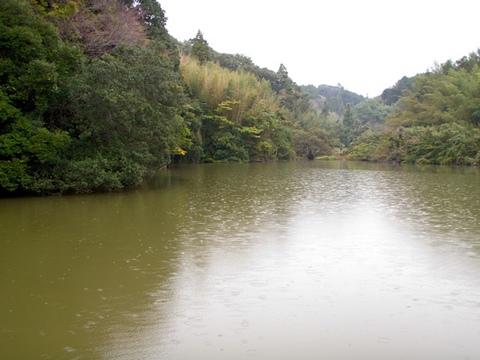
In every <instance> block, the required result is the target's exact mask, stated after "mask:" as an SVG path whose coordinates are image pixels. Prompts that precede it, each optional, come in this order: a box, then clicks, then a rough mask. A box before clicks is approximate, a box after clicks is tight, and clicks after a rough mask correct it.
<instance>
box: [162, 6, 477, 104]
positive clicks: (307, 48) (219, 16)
mask: <svg viewBox="0 0 480 360" xmlns="http://www.w3.org/2000/svg"><path fill="white" fill-rule="evenodd" d="M158 1H159V2H160V5H161V6H162V8H163V10H165V13H166V16H167V18H168V21H167V30H168V32H169V33H170V35H172V36H173V37H175V38H176V39H178V40H180V41H183V40H188V39H191V38H194V37H195V35H196V34H197V31H198V30H201V31H202V33H203V34H204V38H205V40H207V41H208V43H209V45H210V46H211V47H212V48H213V49H214V50H215V51H218V52H222V53H229V54H237V53H238V54H242V55H245V56H248V57H250V58H251V59H252V61H253V62H254V63H255V64H256V65H258V66H260V67H266V68H268V69H270V70H273V71H277V70H278V68H279V66H280V64H281V63H283V64H284V65H285V67H286V68H287V71H288V73H289V75H290V77H291V78H292V79H293V81H295V82H296V83H297V84H298V85H308V84H312V85H315V86H318V85H320V84H328V85H337V84H339V83H340V84H341V85H342V86H344V87H345V88H346V89H347V90H350V91H354V92H356V93H359V94H362V95H365V96H367V95H368V96H369V97H375V96H377V95H380V94H381V93H382V91H383V90H384V89H386V88H388V87H391V86H393V85H394V84H395V83H396V82H397V81H398V80H399V79H400V78H401V77H403V76H404V75H406V76H414V75H416V74H418V73H423V72H425V71H427V70H428V69H430V68H432V67H433V66H434V64H435V62H438V63H443V62H445V61H447V60H449V59H451V60H453V61H455V60H458V59H459V58H461V57H462V56H464V55H468V54H469V53H470V52H473V51H476V50H477V49H478V48H479V47H480V26H479V20H478V19H479V14H480V2H479V1H478V0H456V1H442V0H440V1H439V0H416V1H413V0H403V1H397V2H390V1H385V0H383V1H382V0H364V1H361V0H328V1H315V0H296V1H278V0H277V1H274V0H241V1H235V2H233V1H226V0H158Z"/></svg>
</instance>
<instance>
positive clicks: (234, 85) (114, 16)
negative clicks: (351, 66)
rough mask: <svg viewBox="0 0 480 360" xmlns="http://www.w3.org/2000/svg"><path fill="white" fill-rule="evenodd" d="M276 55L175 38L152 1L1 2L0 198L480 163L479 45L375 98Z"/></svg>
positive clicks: (195, 38)
mask: <svg viewBox="0 0 480 360" xmlns="http://www.w3.org/2000/svg"><path fill="white" fill-rule="evenodd" d="M459 36H460V35H459ZM279 60H280V61H279V68H278V70H277V71H273V70H269V69H266V68H260V67H258V66H257V65H255V64H254V63H253V62H252V60H251V59H250V58H249V57H247V56H245V55H240V54H223V53H219V52H216V51H215V50H214V49H212V48H211V47H210V46H209V44H208V41H207V39H205V38H204V36H203V34H202V32H201V31H200V30H199V31H198V33H197V34H192V38H191V39H190V40H188V41H183V42H180V41H178V40H177V39H174V38H173V37H171V36H170V35H169V33H168V26H167V18H166V14H165V12H164V11H163V9H162V7H161V2H160V3H159V2H157V1H155V0H135V1H134V0H2V1H1V2H0V195H2V196H6V195H12V194H13V195H19V194H28V195H34V194H63V193H83V192H92V191H114V190H120V189H123V188H129V187H133V186H137V185H139V184H140V183H141V182H142V181H143V180H144V179H145V178H146V177H148V176H151V175H152V174H154V173H155V172H156V171H158V170H159V169H161V168H164V167H166V166H168V165H170V164H172V163H180V162H186V163H187V162H188V163H205V162H266V161H278V160H293V159H310V160H313V159H322V160H323V159H337V158H340V159H350V160H366V161H395V162H400V163H419V164H457V165H478V164H479V163H480V130H479V129H480V51H479V50H476V51H473V52H472V53H470V54H468V55H465V56H464V57H463V58H461V59H459V60H456V61H448V62H446V63H444V64H436V65H434V66H433V67H432V69H430V70H429V71H428V72H426V73H422V74H418V75H416V76H414V77H411V78H407V77H403V78H402V79H399V80H398V82H397V83H396V84H394V85H392V87H391V88H388V89H385V90H384V91H383V93H382V94H381V95H380V96H378V97H376V98H365V97H363V96H361V95H358V94H355V93H353V92H350V91H348V90H347V89H344V88H343V87H342V86H341V85H340V84H338V85H337V86H330V85H318V86H314V85H298V84H296V83H295V82H294V81H293V80H292V79H291V78H290V77H289V75H288V70H287V68H286V67H285V66H284V65H283V64H281V59H279Z"/></svg>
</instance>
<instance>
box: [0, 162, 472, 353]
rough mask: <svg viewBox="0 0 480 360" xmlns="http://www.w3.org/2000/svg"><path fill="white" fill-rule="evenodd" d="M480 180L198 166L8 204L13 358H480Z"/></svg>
mask: <svg viewBox="0 0 480 360" xmlns="http://www.w3.org/2000/svg"><path fill="white" fill-rule="evenodd" d="M479 170H480V169H478V168H475V167H439V166H407V165H392V164H375V163H363V162H346V161H297V162H277V163H268V164H202V165H181V166H176V167H172V168H171V169H168V170H165V171H161V172H159V173H158V174H157V175H156V176H155V177H154V178H153V179H151V180H150V181H148V182H146V183H145V184H144V185H143V186H142V187H141V188H137V189H133V190H129V191H124V192H120V193H109V194H89V195H77V196H60V197H44V198H14V199H0V287H1V289H2V291H1V295H0V335H1V336H0V358H2V359H106V360H107V359H108V360H110V359H116V360H118V359H122V360H127V359H128V360H130V359H209V360H211V359H276V360H278V359H294V358H295V359H410V360H411V359H475V358H478V356H479V354H480V172H479Z"/></svg>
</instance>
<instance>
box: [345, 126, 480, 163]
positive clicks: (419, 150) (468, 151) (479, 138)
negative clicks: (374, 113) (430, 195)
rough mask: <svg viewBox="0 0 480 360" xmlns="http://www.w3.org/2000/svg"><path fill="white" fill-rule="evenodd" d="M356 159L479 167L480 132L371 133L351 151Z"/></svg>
mask: <svg viewBox="0 0 480 360" xmlns="http://www.w3.org/2000/svg"><path fill="white" fill-rule="evenodd" d="M348 157H349V158H350V159H356V160H380V161H399V162H406V163H423V164H458V165H475V164H478V163H479V161H480V130H479V129H478V128H475V129H474V128H472V127H471V126H462V125H459V124H442V125H439V126H427V127H425V126H413V127H408V128H398V129H395V130H392V129H386V130H384V131H381V132H379V131H375V130H370V131H368V132H366V133H364V134H363V135H362V136H360V137H359V138H358V139H357V140H356V141H355V143H354V144H353V146H351V148H350V149H349V152H348Z"/></svg>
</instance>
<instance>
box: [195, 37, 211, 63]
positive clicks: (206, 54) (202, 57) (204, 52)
mask: <svg viewBox="0 0 480 360" xmlns="http://www.w3.org/2000/svg"><path fill="white" fill-rule="evenodd" d="M191 54H192V56H193V57H195V58H197V59H198V60H199V61H200V63H205V62H207V61H210V60H211V49H210V46H208V42H207V40H205V39H204V38H203V33H202V32H201V31H200V30H198V32H197V35H196V36H195V38H194V39H193V40H192V51H191Z"/></svg>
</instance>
